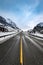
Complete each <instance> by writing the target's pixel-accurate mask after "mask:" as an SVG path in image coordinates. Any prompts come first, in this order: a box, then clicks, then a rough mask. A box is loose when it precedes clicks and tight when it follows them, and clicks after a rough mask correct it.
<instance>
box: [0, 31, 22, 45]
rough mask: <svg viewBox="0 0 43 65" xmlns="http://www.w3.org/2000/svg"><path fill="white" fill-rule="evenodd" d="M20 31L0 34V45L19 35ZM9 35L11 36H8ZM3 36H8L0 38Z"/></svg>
mask: <svg viewBox="0 0 43 65" xmlns="http://www.w3.org/2000/svg"><path fill="white" fill-rule="evenodd" d="M20 32H21V31H19V32H18V31H17V30H15V31H13V32H0V44H2V43H3V42H5V41H6V40H8V39H10V38H11V37H13V36H15V35H17V34H19V33H20ZM10 34H11V35H10ZM4 35H8V36H5V37H1V36H4Z"/></svg>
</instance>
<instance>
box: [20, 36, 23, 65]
mask: <svg viewBox="0 0 43 65" xmlns="http://www.w3.org/2000/svg"><path fill="white" fill-rule="evenodd" d="M20 64H21V65H23V50H22V37H20Z"/></svg>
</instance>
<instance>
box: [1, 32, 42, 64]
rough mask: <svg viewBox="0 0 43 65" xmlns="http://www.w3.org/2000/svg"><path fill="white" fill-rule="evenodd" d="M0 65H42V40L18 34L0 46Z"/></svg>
mask: <svg viewBox="0 0 43 65" xmlns="http://www.w3.org/2000/svg"><path fill="white" fill-rule="evenodd" d="M0 65H43V39H37V38H35V37H32V36H31V35H29V34H28V35H26V34H24V33H20V34H18V35H16V36H15V37H13V38H11V39H9V40H7V41H6V42H4V43H3V44H0Z"/></svg>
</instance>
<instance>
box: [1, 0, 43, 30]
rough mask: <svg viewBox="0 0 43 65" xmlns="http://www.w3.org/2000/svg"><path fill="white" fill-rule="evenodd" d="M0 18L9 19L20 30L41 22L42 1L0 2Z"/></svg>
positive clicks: (15, 0)
mask: <svg viewBox="0 0 43 65" xmlns="http://www.w3.org/2000/svg"><path fill="white" fill-rule="evenodd" d="M0 16H3V17H4V18H10V19H11V20H12V21H13V22H15V23H16V25H17V26H18V27H19V28H20V29H22V30H29V29H33V28H34V26H36V25H37V24H38V23H40V22H43V0H21V1H20V0H3V1H2V0H0Z"/></svg>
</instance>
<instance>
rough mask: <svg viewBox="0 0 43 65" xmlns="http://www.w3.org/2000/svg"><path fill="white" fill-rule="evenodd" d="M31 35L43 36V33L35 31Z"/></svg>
mask: <svg viewBox="0 0 43 65" xmlns="http://www.w3.org/2000/svg"><path fill="white" fill-rule="evenodd" d="M31 34H32V35H35V36H38V37H43V34H40V33H38V32H36V33H31Z"/></svg>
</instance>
